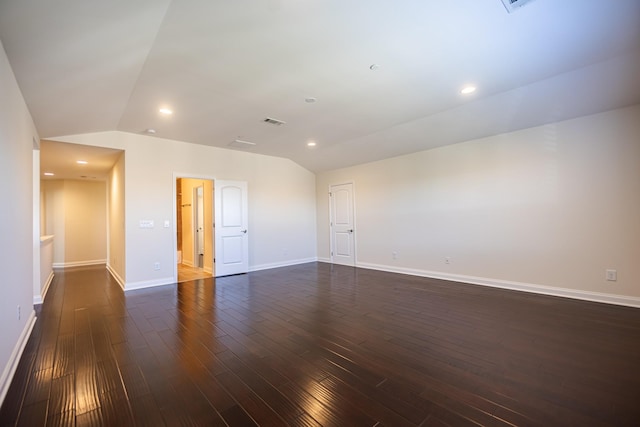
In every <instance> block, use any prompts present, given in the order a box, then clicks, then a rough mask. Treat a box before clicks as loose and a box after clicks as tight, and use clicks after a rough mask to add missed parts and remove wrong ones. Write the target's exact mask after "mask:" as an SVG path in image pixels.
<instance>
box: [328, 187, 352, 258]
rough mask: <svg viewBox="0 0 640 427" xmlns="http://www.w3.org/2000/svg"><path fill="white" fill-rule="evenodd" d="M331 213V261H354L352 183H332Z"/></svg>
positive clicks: (330, 191)
mask: <svg viewBox="0 0 640 427" xmlns="http://www.w3.org/2000/svg"><path fill="white" fill-rule="evenodd" d="M329 199H330V201H329V204H330V214H331V219H330V221H331V223H330V226H331V262H333V263H335V264H343V265H350V266H354V265H355V263H356V251H355V226H354V212H353V184H351V183H348V184H339V185H332V186H331V187H330V189H329Z"/></svg>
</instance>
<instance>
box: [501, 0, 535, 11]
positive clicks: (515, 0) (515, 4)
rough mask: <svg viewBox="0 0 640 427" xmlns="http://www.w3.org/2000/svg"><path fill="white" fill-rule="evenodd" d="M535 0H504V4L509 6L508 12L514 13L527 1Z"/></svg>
mask: <svg viewBox="0 0 640 427" xmlns="http://www.w3.org/2000/svg"><path fill="white" fill-rule="evenodd" d="M532 1H533V0H502V4H504V7H506V8H507V12H509V13H513V12H514V11H516V10H518V9H519V8H521V7H522V6H524V5H525V4H527V3H531V2H532Z"/></svg>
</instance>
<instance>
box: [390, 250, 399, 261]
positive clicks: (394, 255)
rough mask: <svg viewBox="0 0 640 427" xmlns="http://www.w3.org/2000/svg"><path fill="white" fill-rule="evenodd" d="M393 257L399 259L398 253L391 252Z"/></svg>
mask: <svg viewBox="0 0 640 427" xmlns="http://www.w3.org/2000/svg"><path fill="white" fill-rule="evenodd" d="M391 257H392V258H393V259H398V252H395V251H393V252H391Z"/></svg>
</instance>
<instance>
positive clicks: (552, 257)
mask: <svg viewBox="0 0 640 427" xmlns="http://www.w3.org/2000/svg"><path fill="white" fill-rule="evenodd" d="M390 143H392V141H390ZM351 180H353V181H354V182H355V200H356V241H357V263H358V265H361V266H368V267H373V268H380V269H388V270H393V271H404V272H408V273H414V274H424V275H432V276H438V277H457V276H463V277H462V278H463V279H464V278H465V277H466V278H475V279H478V280H476V281H478V282H482V281H483V279H488V280H485V282H488V283H496V282H499V281H506V282H509V283H514V282H519V283H524V284H528V285H532V286H534V287H536V286H537V287H538V288H539V289H542V290H544V289H543V288H542V286H548V287H554V288H563V289H569V290H577V291H579V292H578V293H580V292H582V293H598V294H599V293H602V294H613V295H620V296H628V297H633V298H636V300H635V304H637V303H640V299H638V297H640V263H639V262H638V260H640V106H634V107H630V108H625V109H620V110H615V111H610V112H605V113H602V114H597V115H593V116H588V117H583V118H578V119H574V120H569V121H564V122H559V123H553V124H549V125H545V126H541V127H536V128H531V129H526V130H522V131H519V132H513V133H509V134H503V135H498V136H494V137H489V138H484V139H480V140H474V141H470V142H466V143H461V144H456V145H451V146H446V147H442V148H436V149H432V150H428V151H423V152H420V153H416V154H412V155H406V156H402V157H397V158H392V159H388V160H383V161H379V162H375V163H368V164H363V165H359V166H355V167H351V168H346V169H340V170H335V171H330V172H325V173H320V174H318V176H317V181H316V182H317V194H318V199H317V216H318V256H319V258H320V259H328V258H329V218H328V212H329V208H328V197H327V191H328V188H329V185H330V184H338V183H341V182H346V181H351ZM392 252H396V253H397V259H393V256H392ZM445 257H450V260H451V263H450V264H446V263H445ZM608 268H610V269H616V270H617V271H618V281H617V282H615V283H613V282H607V281H606V280H605V269H608ZM507 284H508V283H507ZM594 299H598V298H594ZM605 299H606V298H605ZM631 302H632V303H634V301H631Z"/></svg>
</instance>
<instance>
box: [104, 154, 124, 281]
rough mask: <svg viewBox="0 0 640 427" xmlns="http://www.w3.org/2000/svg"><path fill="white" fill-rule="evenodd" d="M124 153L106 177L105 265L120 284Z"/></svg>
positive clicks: (121, 275)
mask: <svg viewBox="0 0 640 427" xmlns="http://www.w3.org/2000/svg"><path fill="white" fill-rule="evenodd" d="M124 162H125V156H124V154H122V155H120V158H119V159H118V161H117V162H116V164H115V165H114V166H113V168H112V169H111V171H110V172H109V177H108V179H107V209H108V212H109V213H108V214H107V230H108V231H107V233H108V244H107V267H108V268H109V270H110V271H111V273H112V274H113V275H115V276H116V277H117V280H118V282H119V283H120V285H121V286H123V285H124V282H125V276H126V274H125V229H124V224H125V219H126V218H125V206H124V203H125V201H124Z"/></svg>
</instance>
